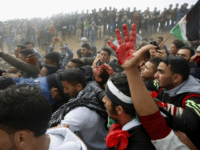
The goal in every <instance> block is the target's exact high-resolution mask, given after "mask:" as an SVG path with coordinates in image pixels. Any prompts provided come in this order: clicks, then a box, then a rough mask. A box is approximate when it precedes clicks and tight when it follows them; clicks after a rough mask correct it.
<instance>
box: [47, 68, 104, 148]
mask: <svg viewBox="0 0 200 150" xmlns="http://www.w3.org/2000/svg"><path fill="white" fill-rule="evenodd" d="M60 80H61V82H62V85H63V87H64V92H65V93H66V94H68V95H69V97H70V100H69V101H68V103H66V104H64V105H62V106H61V107H60V108H59V109H58V110H57V111H56V112H55V113H54V114H53V115H52V117H51V121H50V122H49V126H50V127H53V126H56V125H57V124H61V125H62V126H65V127H68V128H69V129H70V130H71V131H72V132H75V133H76V135H78V136H79V137H80V138H81V139H82V140H83V141H84V143H85V144H86V146H87V147H88V150H105V149H106V143H105V141H104V138H105V137H106V129H105V117H106V112H105V108H104V106H103V103H102V102H101V100H102V98H103V96H104V93H103V91H101V90H100V88H99V87H98V86H97V85H94V84H88V85H86V80H85V77H84V74H83V73H82V72H81V70H80V69H78V68H71V69H66V70H64V71H62V72H61V73H60ZM83 112H84V113H83Z"/></svg>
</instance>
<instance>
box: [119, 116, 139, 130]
mask: <svg viewBox="0 0 200 150" xmlns="http://www.w3.org/2000/svg"><path fill="white" fill-rule="evenodd" d="M139 125H141V123H140V122H139V121H138V120H137V119H136V118H134V119H132V120H131V121H129V122H128V123H127V124H125V125H124V126H123V127H122V130H126V131H127V130H129V129H131V128H133V127H136V126H139Z"/></svg>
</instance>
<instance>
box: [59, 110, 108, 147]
mask: <svg viewBox="0 0 200 150" xmlns="http://www.w3.org/2000/svg"><path fill="white" fill-rule="evenodd" d="M64 124H68V125H69V129H70V130H71V131H72V132H74V133H75V134H76V135H77V136H79V137H80V138H81V139H82V140H83V142H84V143H85V145H86V146H87V148H88V150H105V149H106V147H107V146H106V142H105V140H104V139H105V138H106V136H107V132H106V129H105V120H104V119H103V118H102V117H101V116H100V115H99V114H97V113H96V112H95V111H92V110H90V109H88V108H87V107H77V108H75V109H73V110H71V111H70V112H69V113H68V114H66V115H65V117H64V120H62V121H61V125H62V126H63V125H64Z"/></svg>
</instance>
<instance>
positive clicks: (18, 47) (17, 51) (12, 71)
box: [7, 45, 26, 73]
mask: <svg viewBox="0 0 200 150" xmlns="http://www.w3.org/2000/svg"><path fill="white" fill-rule="evenodd" d="M25 48H26V47H25V46H23V45H17V46H16V48H15V50H14V55H15V57H16V58H18V57H19V51H20V50H22V49H25ZM19 71H20V70H18V69H17V68H15V67H10V68H9V69H8V70H7V72H8V73H16V72H19Z"/></svg>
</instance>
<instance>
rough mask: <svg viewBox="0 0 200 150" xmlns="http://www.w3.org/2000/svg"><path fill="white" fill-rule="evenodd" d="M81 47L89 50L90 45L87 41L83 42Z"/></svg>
mask: <svg viewBox="0 0 200 150" xmlns="http://www.w3.org/2000/svg"><path fill="white" fill-rule="evenodd" d="M81 47H85V48H86V49H87V50H90V45H89V44H87V43H84V44H83V45H82V46H81Z"/></svg>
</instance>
